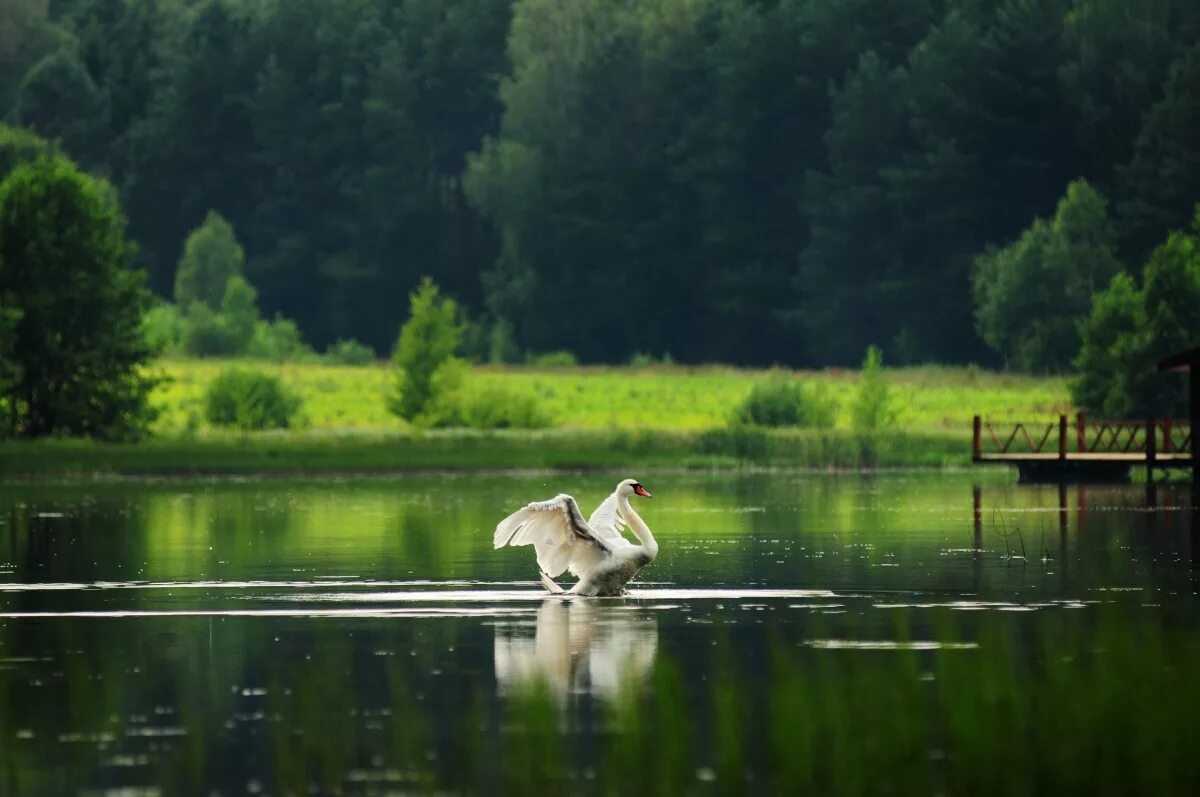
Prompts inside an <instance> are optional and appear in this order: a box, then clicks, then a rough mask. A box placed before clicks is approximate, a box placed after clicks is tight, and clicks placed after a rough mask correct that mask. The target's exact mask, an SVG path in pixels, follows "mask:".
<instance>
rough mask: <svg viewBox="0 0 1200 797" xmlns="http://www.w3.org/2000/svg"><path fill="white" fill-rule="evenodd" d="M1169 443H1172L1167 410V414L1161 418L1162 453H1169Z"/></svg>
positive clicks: (1169, 415)
mask: <svg viewBox="0 0 1200 797" xmlns="http://www.w3.org/2000/svg"><path fill="white" fill-rule="evenodd" d="M1171 445H1172V443H1171V413H1169V412H1168V413H1167V416H1166V417H1165V418H1163V453H1164V454H1170V453H1171Z"/></svg>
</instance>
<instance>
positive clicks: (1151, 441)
mask: <svg viewBox="0 0 1200 797" xmlns="http://www.w3.org/2000/svg"><path fill="white" fill-rule="evenodd" d="M1156 427H1157V424H1155V422H1154V419H1153V418H1147V419H1146V481H1148V482H1153V481H1154V462H1155V460H1157V459H1158V434H1157V433H1156V432H1157V428H1156Z"/></svg>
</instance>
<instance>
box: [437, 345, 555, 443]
mask: <svg viewBox="0 0 1200 797" xmlns="http://www.w3.org/2000/svg"><path fill="white" fill-rule="evenodd" d="M430 393H431V399H430V401H429V402H428V403H427V404H426V406H425V408H424V410H423V411H422V412H421V414H420V415H418V416H417V417H416V418H415V419H414V422H415V423H416V424H417V425H418V426H423V427H426V428H451V427H462V428H469V429H543V428H546V427H548V426H553V425H554V424H553V420H552V418H551V417H550V415H549V414H548V413H546V412H545V411H544V410H543V409H542V407H541V404H540V402H539V401H538V400H537V399H536V398H535V397H534V396H531V395H529V394H528V393H520V392H516V391H513V390H509V389H506V388H504V387H500V386H496V385H491V386H488V385H482V386H481V385H479V384H478V383H476V382H474V381H473V380H472V379H471V377H470V369H469V368H468V366H467V364H466V363H464V362H463V361H462V360H459V359H456V358H453V357H451V358H450V359H448V360H446V361H445V362H444V363H442V364H441V365H440V366H439V367H438V369H437V370H436V371H435V372H434V374H433V378H432V379H431V380H430Z"/></svg>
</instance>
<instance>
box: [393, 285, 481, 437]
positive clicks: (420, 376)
mask: <svg viewBox="0 0 1200 797" xmlns="http://www.w3.org/2000/svg"><path fill="white" fill-rule="evenodd" d="M408 302H409V319H408V321H406V322H405V323H404V326H403V327H401V329H400V337H399V339H398V340H397V341H396V352H395V354H394V355H393V359H394V361H395V363H396V367H397V374H396V384H395V388H394V390H393V392H392V394H391V395H390V396H389V397H388V409H390V410H391V411H392V412H393V413H394V414H396V415H399V416H400V417H401V418H404V419H405V420H408V421H412V420H415V419H416V418H417V417H418V416H419V415H421V413H422V412H424V411H425V408H426V405H428V404H429V403H430V402H431V401H432V400H433V399H434V398H435V396H436V391H435V390H434V385H433V377H434V374H435V373H437V371H438V369H439V368H441V367H442V366H443V365H445V364H446V363H447V362H448V361H451V360H453V359H454V352H455V351H457V350H458V346H459V344H460V343H461V342H462V335H463V324H462V322H461V320H460V319H459V312H458V305H457V304H456V303H455V301H454V300H453V299H443V298H441V297H440V296H439V294H438V289H437V286H436V285H434V284H433V280H431V279H429V277H426V278H425V279H424V280H422V281H421V285H420V286H419V287H418V288H417V289H416V290H415V291H413V292H412V293H411V294H409V297H408Z"/></svg>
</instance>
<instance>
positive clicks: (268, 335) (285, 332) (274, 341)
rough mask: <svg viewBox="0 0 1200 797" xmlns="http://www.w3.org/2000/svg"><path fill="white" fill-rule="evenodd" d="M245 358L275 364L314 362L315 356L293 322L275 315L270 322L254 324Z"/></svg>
mask: <svg viewBox="0 0 1200 797" xmlns="http://www.w3.org/2000/svg"><path fill="white" fill-rule="evenodd" d="M246 356H247V357H253V358H255V359H259V360H275V361H277V362H286V361H301V362H302V361H311V360H315V359H316V357H317V354H316V352H315V351H313V349H312V347H311V346H309V345H308V344H307V343H305V342H304V338H303V337H302V336H301V335H300V328H299V327H298V326H296V322H295V321H293V320H291V319H290V318H284V317H283V316H281V315H276V316H275V318H274V319H272V320H270V321H256V322H255V324H254V335H253V337H251V338H250V343H249V344H248V345H247V346H246Z"/></svg>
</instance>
